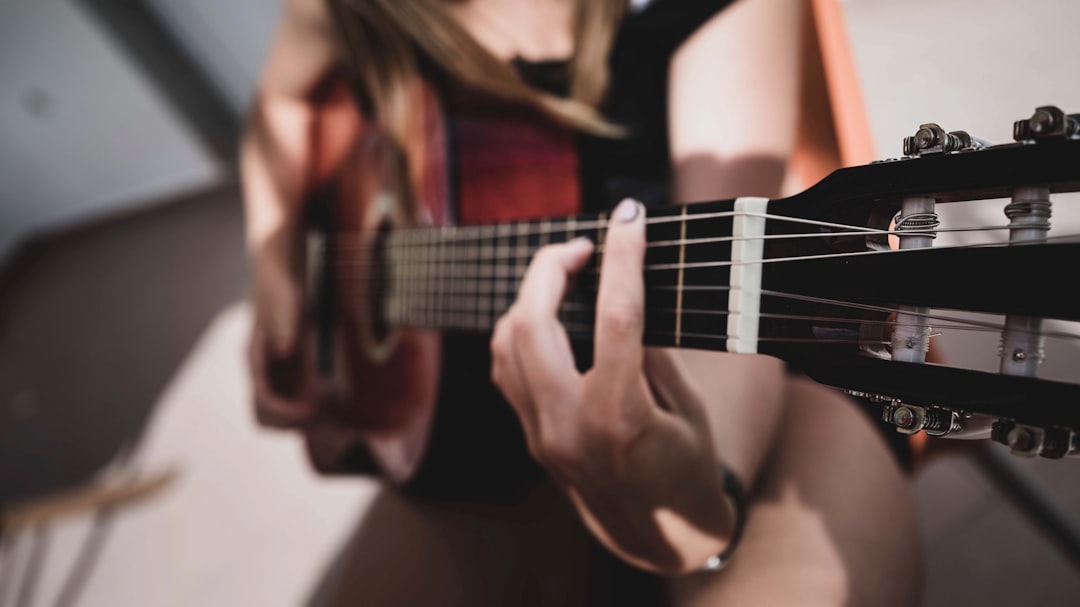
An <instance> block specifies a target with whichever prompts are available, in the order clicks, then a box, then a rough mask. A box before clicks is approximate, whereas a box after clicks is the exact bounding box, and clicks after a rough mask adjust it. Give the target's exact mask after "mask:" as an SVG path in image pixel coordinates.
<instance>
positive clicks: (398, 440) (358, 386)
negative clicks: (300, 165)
mask: <svg viewBox="0 0 1080 607" xmlns="http://www.w3.org/2000/svg"><path fill="white" fill-rule="evenodd" d="M329 89H330V90H329V92H328V94H326V95H325V102H324V103H323V104H322V105H321V107H320V111H319V115H318V119H317V122H316V125H315V126H314V128H315V129H317V132H316V133H315V136H314V139H315V141H316V142H317V145H318V147H319V150H320V152H321V153H320V154H318V161H317V167H316V171H317V176H316V182H317V183H318V184H320V185H319V188H318V191H319V194H318V196H317V198H318V204H317V205H316V206H317V208H318V210H319V214H318V215H319V217H318V218H317V219H316V220H315V221H314V222H313V223H314V224H316V225H315V226H314V227H315V228H316V230H317V231H316V236H315V238H317V242H318V243H319V244H318V245H317V246H315V247H310V246H309V249H310V250H309V266H311V267H318V268H319V271H316V272H313V273H312V274H313V275H314V276H315V277H316V278H314V279H313V280H312V285H311V288H310V289H309V290H310V291H311V292H312V293H313V297H311V298H310V300H311V306H310V307H311V308H312V312H313V315H314V318H313V319H312V321H311V325H312V326H313V327H314V328H316V330H317V332H318V335H317V336H316V338H315V341H316V342H318V348H317V349H318V352H319V354H318V358H319V361H318V363H317V367H318V374H319V376H320V381H319V385H320V396H319V398H320V401H321V405H322V406H321V411H320V416H319V418H318V419H317V420H316V421H315V422H313V423H312V424H310V425H309V426H308V427H307V428H306V432H305V434H306V438H307V443H308V452H309V456H310V459H311V461H312V463H313V464H314V466H315V467H316V468H317V469H318V470H319V471H320V472H323V473H335V472H342V471H344V470H343V469H342V466H343V465H344V464H343V462H344V461H345V459H346V458H347V457H349V456H350V454H351V452H352V451H353V450H354V449H355V447H356V446H357V444H358V443H361V442H363V443H365V444H367V448H368V450H369V452H370V455H371V456H372V457H373V458H374V460H375V461H376V462H378V464H379V466H380V467H381V468H382V470H383V472H384V473H385V474H386V475H387V476H388V477H389V478H391V479H404V478H407V477H408V476H409V475H410V474H411V473H412V471H413V469H414V468H415V466H416V463H417V461H418V460H419V457H420V455H421V453H422V450H423V445H424V442H425V441H426V438H427V434H428V431H429V429H430V425H431V418H432V415H433V412H434V409H435V400H436V397H437V387H438V380H439V367H440V362H441V361H440V356H441V354H440V352H441V339H440V336H439V333H438V332H437V331H427V330H417V329H394V330H389V329H387V328H386V327H385V325H384V324H383V323H382V321H381V319H380V314H381V311H380V310H379V309H377V307H374V306H372V305H371V302H373V301H379V300H380V299H381V297H380V296H379V293H377V292H376V291H377V290H378V285H377V283H376V282H374V281H373V280H371V275H370V273H371V271H372V269H373V268H376V267H378V266H377V264H378V263H379V259H378V250H379V246H378V245H379V243H378V240H379V238H380V237H381V235H382V234H385V233H386V231H387V230H392V229H401V228H406V227H415V226H419V225H440V224H441V223H443V222H444V221H446V218H447V209H448V204H449V192H448V171H447V158H446V155H445V150H446V144H445V142H446V128H445V125H444V123H443V122H442V114H441V112H440V111H439V108H438V104H437V101H436V99H435V98H434V95H433V94H431V92H430V91H428V90H427V89H422V90H421V94H419V95H417V96H416V98H415V100H414V102H415V106H416V107H415V108H414V113H415V114H416V115H418V116H422V117H423V118H422V119H421V120H417V121H416V124H417V125H418V128H417V129H416V131H414V132H413V133H411V134H410V135H411V137H410V140H409V141H400V142H399V141H396V140H395V139H394V138H393V137H392V136H391V135H390V134H389V133H388V132H387V131H386V130H385V129H383V128H382V127H381V126H380V125H379V124H378V123H376V122H374V121H372V120H370V119H369V118H367V117H366V116H364V114H363V112H362V111H361V110H360V108H359V106H358V104H357V103H356V100H355V97H354V96H353V94H352V93H351V91H350V90H349V88H348V86H347V85H346V84H345V82H343V81H342V80H335V81H333V82H331V83H330V84H329ZM309 240H310V239H309Z"/></svg>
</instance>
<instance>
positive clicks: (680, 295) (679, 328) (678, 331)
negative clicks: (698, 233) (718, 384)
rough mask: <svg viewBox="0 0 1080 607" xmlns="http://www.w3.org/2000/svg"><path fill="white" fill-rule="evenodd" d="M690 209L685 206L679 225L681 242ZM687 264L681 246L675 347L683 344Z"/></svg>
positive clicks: (676, 296)
mask: <svg viewBox="0 0 1080 607" xmlns="http://www.w3.org/2000/svg"><path fill="white" fill-rule="evenodd" d="M688 208H689V206H688V205H685V204H684V205H683V208H682V218H683V221H682V223H681V224H679V240H680V241H685V240H686V212H687V209H688ZM685 262H686V245H685V244H683V245H680V246H679V290H678V291H676V293H675V308H676V309H677V310H678V311H677V312H676V314H675V345H676V346H678V345H680V344H681V343H682V302H683V290H682V286H683V275H684V274H685V273H686V268H685V267H683V264H684V263H685Z"/></svg>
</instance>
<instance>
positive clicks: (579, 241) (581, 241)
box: [570, 236, 592, 247]
mask: <svg viewBox="0 0 1080 607" xmlns="http://www.w3.org/2000/svg"><path fill="white" fill-rule="evenodd" d="M570 244H571V246H575V247H586V246H589V247H591V246H592V240H590V239H589V237H588V236H576V237H574V238H571V239H570Z"/></svg>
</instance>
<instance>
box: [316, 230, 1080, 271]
mask: <svg viewBox="0 0 1080 607" xmlns="http://www.w3.org/2000/svg"><path fill="white" fill-rule="evenodd" d="M834 235H835V234H826V236H834ZM907 235H908V236H911V235H918V234H916V233H908V234H907ZM773 236H781V237H785V236H787V235H765V236H761V237H758V238H760V239H761V240H771V239H773ZM815 236H820V234H816V233H815V234H807V235H799V237H815ZM1062 241H1077V242H1080V234H1061V235H1056V236H1047V237H1045V238H1031V239H1021V240H1009V241H1001V242H987V243H965V244H959V245H949V246H943V247H932V248H924V249H882V250H867V251H843V252H837V253H822V254H815V255H795V256H789V257H770V258H766V259H762V260H758V261H744V262H732V261H702V262H686V263H682V264H679V263H665V264H646V265H645V266H644V267H643V269H644V270H646V271H662V270H678V269H680V268H682V269H695V268H716V267H729V266H733V265H746V264H759V263H782V262H795V261H804V260H810V259H832V258H842V257H858V256H866V255H888V254H898V253H916V252H921V253H923V254H925V253H926V252H927V251H948V250H958V249H976V248H1004V247H1011V246H1016V245H1024V244H1045V243H1054V242H1062ZM690 246H697V245H695V244H693V243H691V244H690ZM527 247H528V249H529V252H528V253H526V255H528V256H530V257H531V256H532V255H533V254H534V253H535V252H536V250H537V249H538V247H536V246H533V245H527ZM426 248H430V247H426ZM516 248H519V247H514V246H505V247H483V246H480V247H473V248H470V249H458V251H468V253H462V254H461V255H460V256H457V255H455V256H453V257H446V256H437V257H434V258H432V259H429V260H427V261H426V263H429V264H432V263H433V264H460V263H461V262H463V261H475V262H491V261H498V260H500V259H502V258H504V257H505V252H507V251H512V250H514V249H516ZM474 251H479V254H477V255H475V256H473V255H472V253H473V252H474ZM598 252H601V253H602V251H598ZM333 263H334V264H335V265H337V266H339V267H341V266H349V265H352V266H368V267H370V266H380V267H385V266H388V265H393V264H394V263H395V261H392V260H382V261H371V260H367V259H357V258H354V257H351V256H339V257H338V258H337V259H335V260H333ZM597 271H598V270H597Z"/></svg>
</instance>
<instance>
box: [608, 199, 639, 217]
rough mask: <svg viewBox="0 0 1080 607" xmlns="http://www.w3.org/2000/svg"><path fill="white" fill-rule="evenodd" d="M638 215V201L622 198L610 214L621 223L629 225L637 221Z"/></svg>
mask: <svg viewBox="0 0 1080 607" xmlns="http://www.w3.org/2000/svg"><path fill="white" fill-rule="evenodd" d="M637 215H638V201H636V200H634V199H633V198H624V199H623V201H622V202H620V203H619V206H617V207H615V212H614V213H612V214H611V216H612V217H614V218H615V219H616V220H618V221H621V222H622V223H630V222H631V221H634V220H635V219H637Z"/></svg>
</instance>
